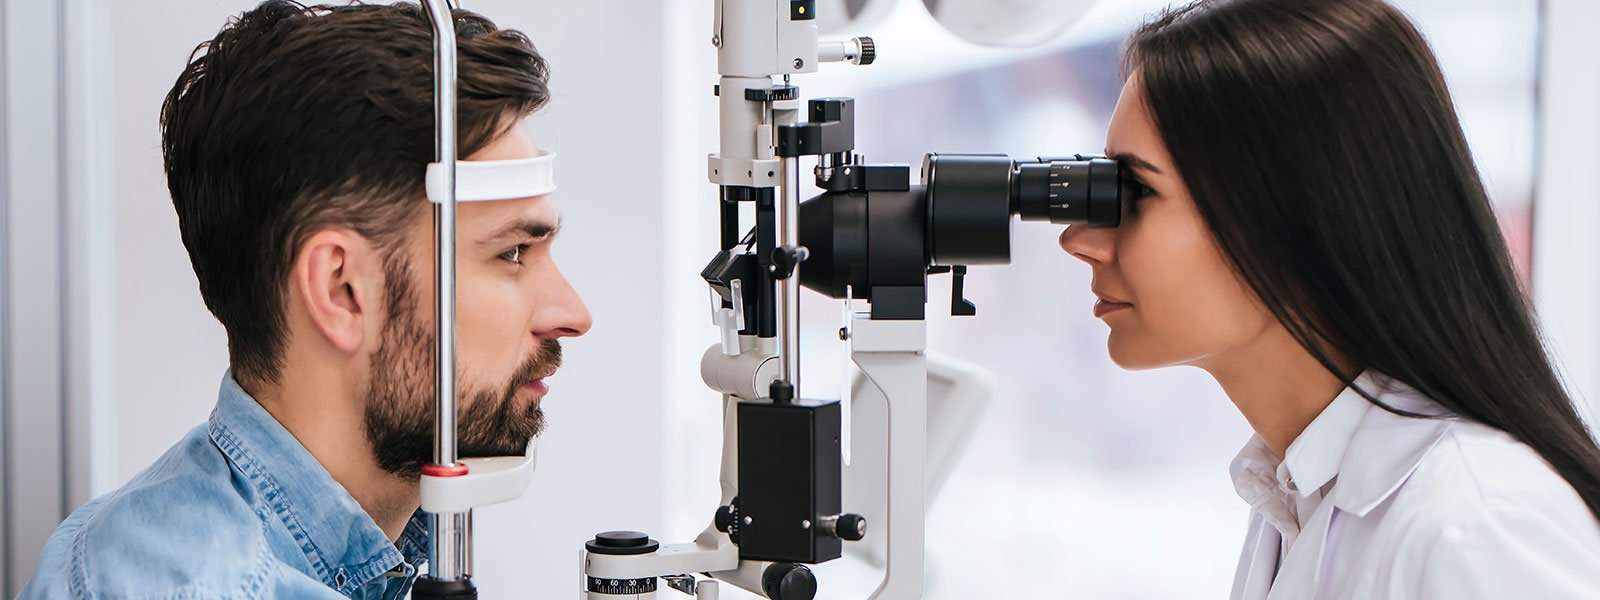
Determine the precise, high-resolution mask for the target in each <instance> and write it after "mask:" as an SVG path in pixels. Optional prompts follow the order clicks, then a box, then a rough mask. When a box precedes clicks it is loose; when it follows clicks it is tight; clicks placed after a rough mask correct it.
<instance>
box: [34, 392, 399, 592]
mask: <svg viewBox="0 0 1600 600" xmlns="http://www.w3.org/2000/svg"><path fill="white" fill-rule="evenodd" d="M427 548H428V522H427V520H426V519H425V517H424V516H423V514H422V513H421V512H418V513H417V514H415V515H413V516H412V517H411V521H410V522H409V523H407V524H406V527H405V531H404V532H403V533H402V534H401V537H400V540H399V542H398V547H397V546H396V543H394V542H391V541H390V540H389V538H388V536H387V535H385V534H384V532H383V530H382V529H379V528H378V525H377V524H376V523H374V522H373V520H372V518H371V517H369V516H368V515H367V513H366V511H364V510H362V508H361V505H359V504H357V503H356V500H355V498H352V497H351V496H350V494H349V493H348V492H346V491H345V489H344V488H343V487H342V486H340V485H339V483H338V482H336V481H334V479H333V477H332V476H330V475H329V474H328V471H327V470H326V469H324V468H323V467H322V465H321V464H319V463H318V462H317V460H316V458H314V457H312V456H311V453H310V452H308V451H307V450H306V449H305V447H303V446H301V445H300V442H299V441H297V440H296V439H295V438H294V436H293V435H290V433H289V432H288V431H287V430H285V429H284V428H283V426H282V425H280V424H279V423H278V421H277V420H276V419H274V418H273V417H272V415H270V414H268V413H267V411H266V410H265V409H263V408H262V407H261V405H260V404H257V403H256V401H255V399H254V398H251V397H250V395H249V394H248V393H246V392H245V391H244V389H243V388H240V387H239V384H238V383H236V382H235V381H234V380H233V376H232V375H231V374H228V375H225V376H224V377H223V379H222V389H221V391H220V392H219V394H218V397H217V406H216V409H214V410H213V411H212V412H211V418H210V420H209V421H208V422H207V423H206V424H204V425H202V426H200V427H196V428H195V429H194V430H192V431H190V432H189V433H188V435H186V436H184V438H183V440H182V441H180V442H178V444H177V445H176V446H173V447H172V448H171V449H170V450H168V451H167V452H166V454H164V455H162V456H161V458H160V459H158V460H156V462H155V464H153V465H151V466H150V467H149V468H147V469H145V470H144V471H143V472H142V473H139V474H138V475H136V476H135V477H134V478H133V480H132V481H130V482H128V484H127V485H125V486H123V487H122V488H121V489H119V490H117V491H114V492H112V493H110V494H107V495H105V496H101V497H99V498H96V499H94V500H93V501H90V502H89V503H88V504H85V505H83V506H82V507H81V508H79V509H78V510H76V511H73V513H72V514H71V515H70V516H68V517H67V519H66V520H65V521H63V522H62V523H61V526H60V527H59V528H57V529H56V531H55V533H54V534H52V535H51V536H50V540H49V542H48V543H47V544H46V545H45V548H44V553H43V556H42V557H41V559H40V564H39V570H38V571H37V572H36V573H35V574H34V576H33V579H32V581H30V582H29V583H28V586H27V587H26V588H24V589H23V591H22V595H21V596H20V597H21V598H23V599H34V598H83V599H90V598H143V599H157V598H240V599H245V598H340V597H349V598H361V599H374V600H394V599H397V598H402V597H404V596H405V595H406V594H407V593H408V592H409V591H410V588H411V584H412V582H413V580H415V578H416V575H417V570H418V568H420V567H421V565H422V563H423V562H424V561H425V560H426V558H427Z"/></svg>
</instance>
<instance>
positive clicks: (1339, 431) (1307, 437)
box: [1275, 374, 1372, 498]
mask: <svg viewBox="0 0 1600 600" xmlns="http://www.w3.org/2000/svg"><path fill="white" fill-rule="evenodd" d="M1371 381H1372V378H1371V377H1368V376H1366V374H1362V376H1361V377H1357V378H1356V382H1355V383H1356V386H1360V387H1361V388H1362V389H1367V388H1368V387H1370V384H1371ZM1371 408H1372V403H1371V402H1368V401H1367V399H1366V398H1363V397H1362V396H1361V394H1360V393H1359V392H1357V391H1356V388H1355V387H1346V388H1345V389H1344V391H1342V392H1339V395H1338V396H1335V397H1334V398H1333V402H1331V403H1329V404H1328V406H1327V407H1326V408H1324V409H1322V413H1321V414H1318V415H1317V418H1316V419H1313V420H1312V421H1311V424H1310V425H1307V426H1306V428H1305V431H1302V432H1300V435H1299V436H1297V437H1295V439H1294V442H1293V443H1291V444H1289V449H1288V451H1286V452H1284V456H1283V463H1282V464H1280V465H1279V466H1278V469H1277V473H1276V474H1275V475H1276V477H1277V480H1278V483H1279V484H1280V485H1281V486H1282V487H1283V489H1284V490H1285V491H1287V492H1289V493H1290V494H1294V495H1297V496H1300V497H1301V498H1304V497H1307V496H1310V495H1311V494H1314V493H1316V492H1317V490H1320V489H1322V487H1323V486H1325V485H1327V484H1328V482H1330V481H1333V478H1334V477H1336V476H1338V475H1339V467H1340V466H1341V464H1342V463H1343V462H1344V453H1345V450H1346V449H1348V448H1349V447H1350V439H1351V438H1353V437H1355V434H1356V430H1357V429H1359V428H1360V427H1361V421H1362V420H1363V419H1364V418H1365V417H1366V416H1367V411H1368V410H1370V409H1371Z"/></svg>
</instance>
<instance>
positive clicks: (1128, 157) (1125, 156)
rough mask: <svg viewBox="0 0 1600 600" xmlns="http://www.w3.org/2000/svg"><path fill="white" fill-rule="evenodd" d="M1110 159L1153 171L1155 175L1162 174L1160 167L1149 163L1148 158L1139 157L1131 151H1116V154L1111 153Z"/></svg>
mask: <svg viewBox="0 0 1600 600" xmlns="http://www.w3.org/2000/svg"><path fill="white" fill-rule="evenodd" d="M1111 160H1114V161H1117V162H1119V163H1126V164H1128V165H1129V166H1131V167H1133V168H1135V169H1140V170H1143V171H1149V172H1151V173H1155V174H1157V175H1160V174H1162V173H1161V169H1160V168H1158V167H1156V166H1155V165H1152V164H1150V161H1148V160H1145V159H1142V158H1139V155H1137V154H1134V153H1132V152H1118V153H1116V154H1113V155H1111Z"/></svg>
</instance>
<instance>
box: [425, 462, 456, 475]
mask: <svg viewBox="0 0 1600 600" xmlns="http://www.w3.org/2000/svg"><path fill="white" fill-rule="evenodd" d="M422 474H423V475H427V476H429V477H460V476H462V475H466V474H467V465H466V463H456V464H455V466H450V467H442V466H439V465H422Z"/></svg>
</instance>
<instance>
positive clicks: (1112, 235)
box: [1061, 225, 1117, 265]
mask: <svg viewBox="0 0 1600 600" xmlns="http://www.w3.org/2000/svg"><path fill="white" fill-rule="evenodd" d="M1061 249H1062V250H1065V251H1066V252H1067V254H1071V255H1072V256H1074V257H1076V258H1077V259H1078V260H1081V261H1083V262H1086V263H1089V264H1090V265H1093V264H1095V263H1100V264H1111V263H1113V262H1115V261H1116V259H1117V244H1116V230H1115V229H1112V228H1109V227H1089V226H1087V225H1069V226H1067V229H1066V231H1062V232H1061Z"/></svg>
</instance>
